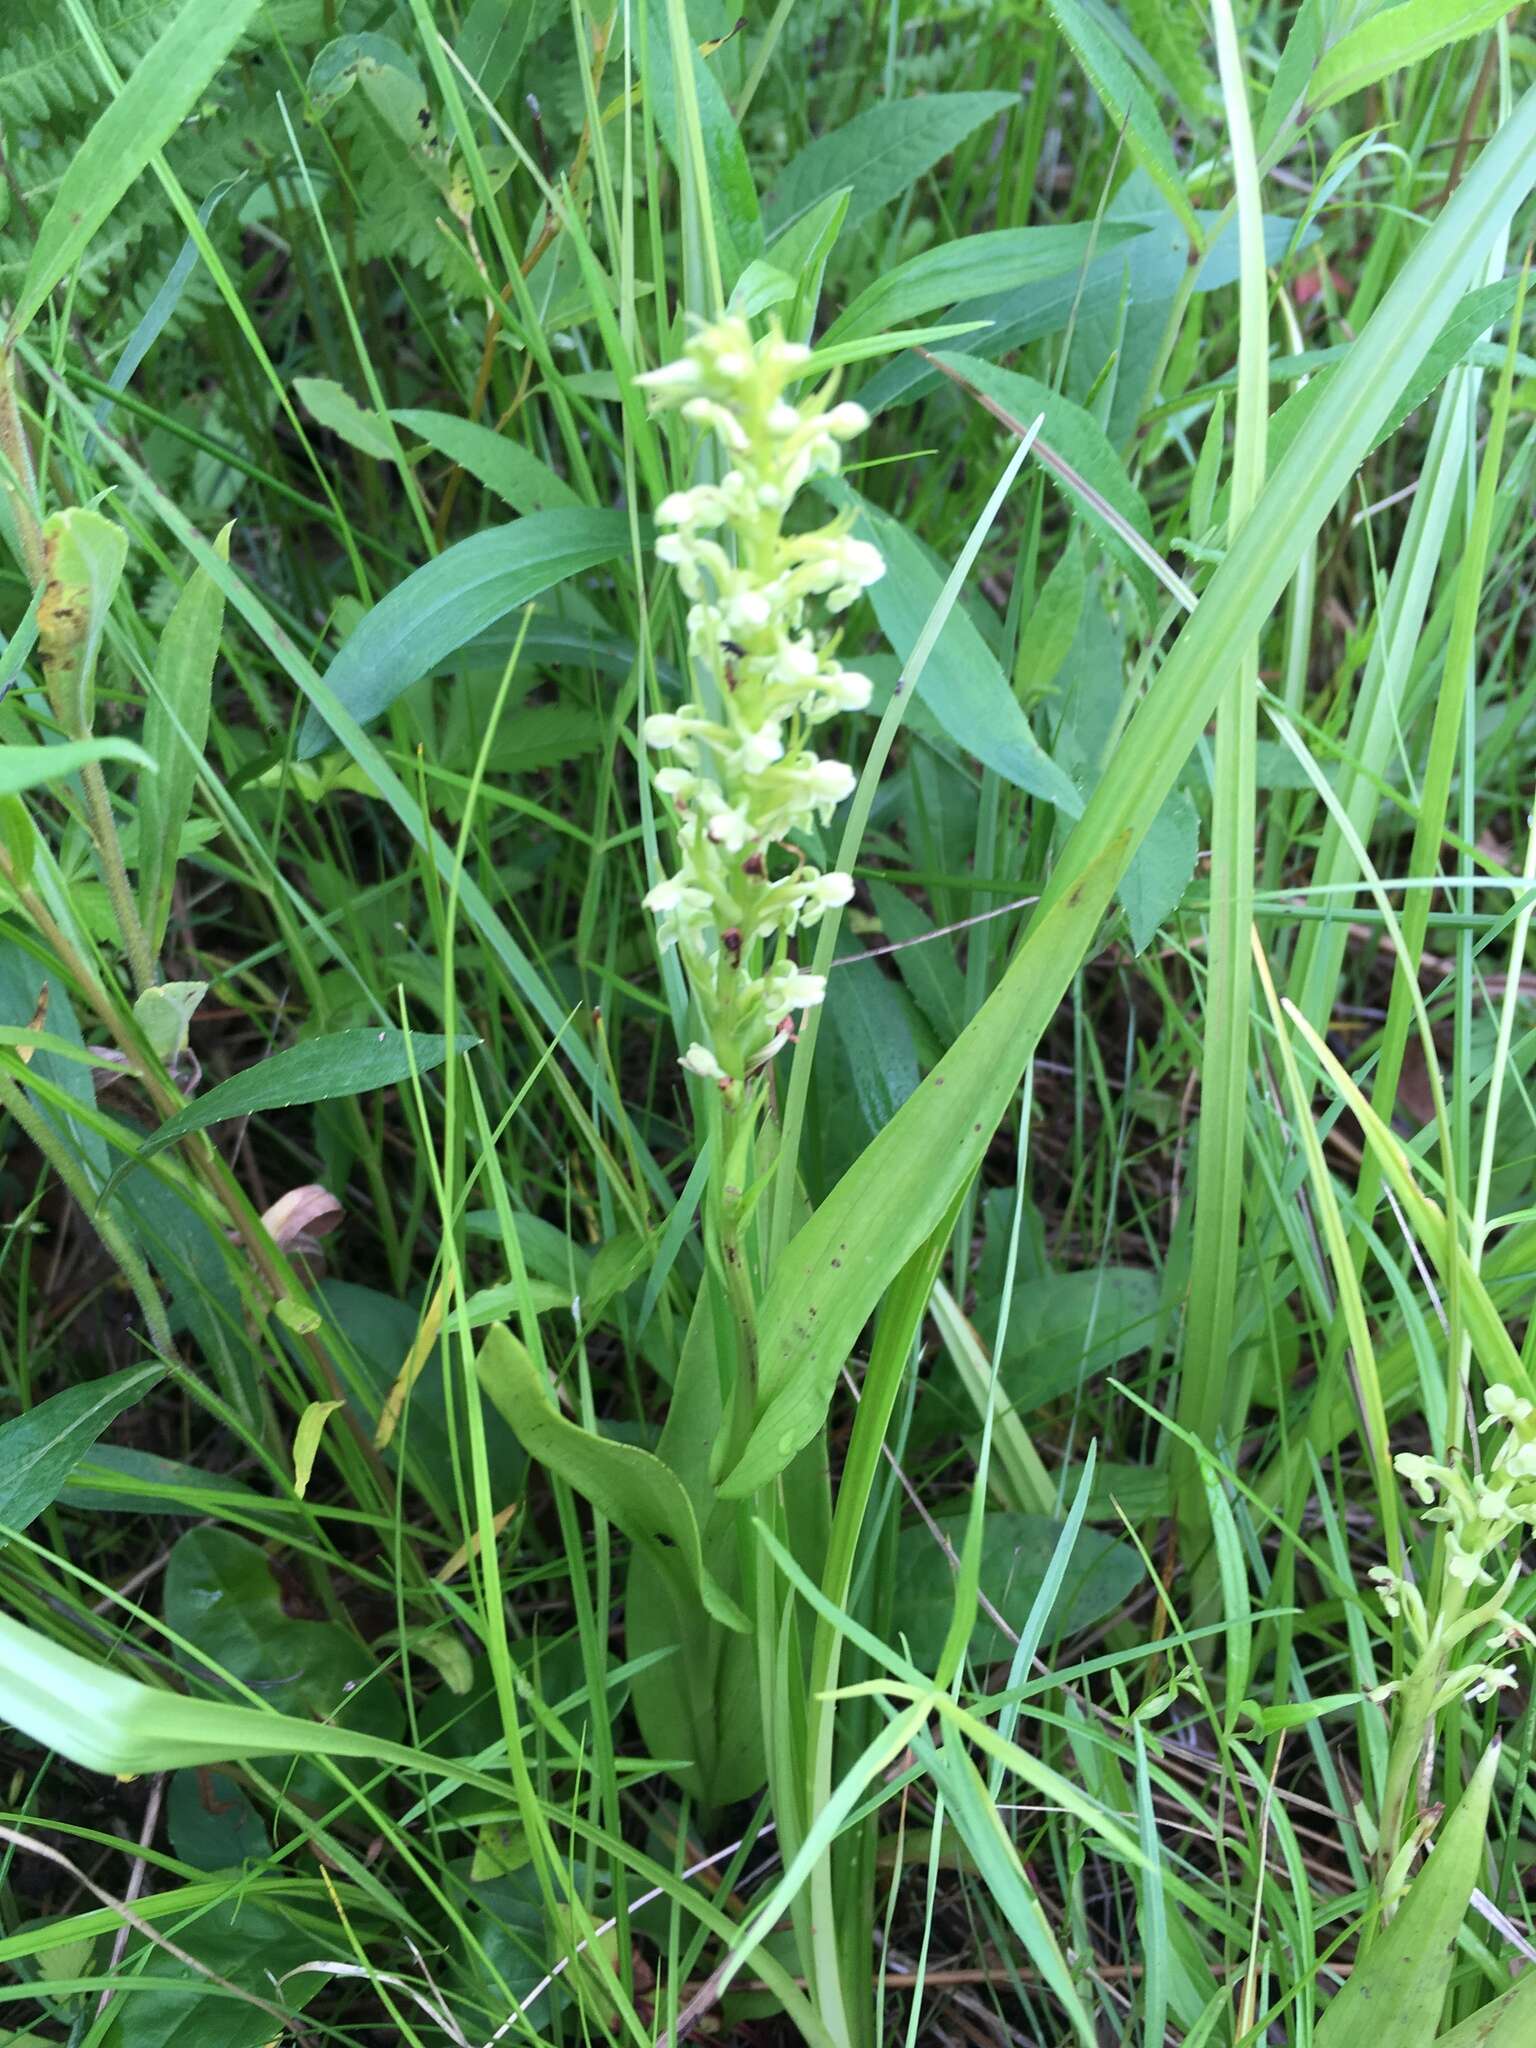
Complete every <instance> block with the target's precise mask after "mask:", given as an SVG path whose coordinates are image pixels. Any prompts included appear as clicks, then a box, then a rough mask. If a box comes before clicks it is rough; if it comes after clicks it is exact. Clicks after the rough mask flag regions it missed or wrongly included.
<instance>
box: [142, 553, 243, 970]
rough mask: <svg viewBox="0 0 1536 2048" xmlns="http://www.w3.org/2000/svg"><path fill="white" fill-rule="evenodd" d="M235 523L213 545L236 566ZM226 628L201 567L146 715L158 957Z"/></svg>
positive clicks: (172, 628) (169, 633) (151, 930)
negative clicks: (231, 547)
mask: <svg viewBox="0 0 1536 2048" xmlns="http://www.w3.org/2000/svg"><path fill="white" fill-rule="evenodd" d="M233 527H234V522H233V521H231V522H230V524H229V525H228V526H226V527H225V528H224V530H223V532H222V533H220V535H219V536H218V538H217V540H215V542H214V544H213V545H214V552H215V553H216V554H217V555H218V557H219V560H220V561H221V562H227V561H228V560H229V536H230V534H231V532H232V531H233ZM223 629H224V593H223V591H222V590H221V589H220V588H219V586H218V584H217V583H215V582H214V580H213V578H212V577H211V576H210V575H209V574H208V572H207V571H206V570H205V569H194V570H193V571H192V575H191V578H190V580H189V581H188V583H187V587H186V589H185V590H183V592H182V593H181V595H180V597H179V598H177V600H176V605H175V609H174V610H173V611H172V613H171V616H170V617H169V618H168V619H167V620H166V622H165V630H164V631H163V632H162V633H161V635H160V646H159V650H158V652H157V654H156V656H155V687H154V691H153V694H152V695H151V697H150V700H149V708H148V710H147V711H146V712H145V714H144V747H145V751H146V752H147V753H148V754H149V756H150V758H151V760H152V761H153V762H154V764H155V767H156V768H157V769H158V771H159V773H158V774H157V775H154V776H146V777H144V778H143V779H142V780H141V781H140V783H139V915H140V916H141V917H142V918H143V920H144V935H145V937H146V938H147V939H148V941H149V950H150V952H151V953H158V952H159V951H160V947H161V945H162V943H163V941H164V939H165V926H166V919H167V918H168V916H169V915H170V908H171V886H172V884H173V883H174V882H175V880H176V859H177V855H178V854H179V852H180V850H181V835H182V831H183V829H184V828H185V826H186V822H187V819H188V818H189V817H190V816H191V815H192V795H193V792H194V790H195V789H196V788H197V771H198V766H199V764H200V762H201V761H202V758H203V748H204V746H205V744H206V743H207V739H208V711H209V705H210V703H211V702H212V697H213V665H214V663H215V661H216V660H217V659H218V653H219V635H220V633H221V632H222V631H223Z"/></svg>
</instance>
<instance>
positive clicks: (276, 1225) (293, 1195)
mask: <svg viewBox="0 0 1536 2048" xmlns="http://www.w3.org/2000/svg"><path fill="white" fill-rule="evenodd" d="M261 1220H262V1223H263V1224H264V1225H265V1227H266V1231H267V1235H268V1236H269V1237H270V1238H271V1240H272V1242H273V1243H274V1244H275V1245H276V1246H277V1248H278V1250H279V1251H283V1252H288V1253H291V1254H292V1255H293V1256H294V1257H297V1258H313V1257H315V1256H317V1255H318V1254H319V1251H320V1243H319V1240H320V1239H321V1238H322V1237H325V1236H328V1235H329V1233H330V1232H331V1231H333V1230H334V1229H335V1228H336V1226H337V1224H338V1223H339V1222H340V1221H341V1204H340V1202H338V1201H337V1199H336V1197H335V1196H334V1195H333V1194H332V1193H331V1191H330V1189H329V1188H323V1187H321V1186H320V1185H319V1184H318V1183H317V1182H314V1181H311V1182H308V1183H307V1184H306V1185H305V1186H304V1187H301V1188H290V1189H289V1190H288V1192H287V1194H286V1195H280V1196H279V1197H278V1199H277V1200H276V1201H275V1202H274V1203H273V1204H272V1206H271V1208H270V1209H268V1210H267V1211H266V1212H265V1213H264V1214H263V1216H262V1219H261Z"/></svg>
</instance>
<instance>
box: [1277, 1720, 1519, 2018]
mask: <svg viewBox="0 0 1536 2048" xmlns="http://www.w3.org/2000/svg"><path fill="white" fill-rule="evenodd" d="M1498 1768H1499V1745H1498V1743H1497V1742H1495V1743H1492V1744H1491V1745H1490V1746H1489V1748H1488V1750H1487V1752H1486V1753H1485V1754H1484V1757H1483V1760H1482V1762H1481V1763H1480V1764H1479V1765H1478V1767H1477V1769H1476V1770H1475V1771H1474V1772H1473V1774H1472V1782H1471V1783H1470V1784H1469V1785H1468V1787H1467V1789H1466V1791H1465V1792H1463V1793H1462V1795H1461V1798H1460V1800H1459V1801H1458V1802H1457V1806H1456V1811H1455V1812H1454V1813H1453V1814H1452V1815H1451V1817H1450V1819H1449V1820H1448V1821H1447V1822H1446V1824H1445V1826H1444V1827H1443V1828H1442V1830H1441V1832H1440V1839H1439V1841H1438V1842H1437V1844H1436V1845H1435V1853H1434V1854H1433V1856H1431V1857H1430V1859H1429V1861H1428V1862H1427V1863H1426V1864H1424V1865H1423V1866H1422V1868H1421V1869H1420V1871H1419V1874H1418V1876H1417V1877H1416V1878H1415V1879H1414V1880H1413V1883H1412V1884H1411V1885H1410V1886H1409V1887H1408V1896H1407V1898H1406V1899H1404V1901H1403V1903H1402V1905H1401V1906H1399V1908H1398V1910H1397V1912H1396V1914H1395V1915H1394V1916H1393V1919H1392V1923H1391V1925H1390V1926H1389V1927H1388V1928H1387V1930H1386V1932H1385V1933H1384V1934H1382V1935H1380V1936H1379V1937H1378V1938H1377V1940H1376V1941H1375V1942H1374V1943H1373V1944H1372V1946H1371V1947H1370V1949H1369V1950H1367V1952H1366V1955H1365V1957H1364V1960H1363V1961H1361V1962H1358V1963H1356V1965H1355V1967H1354V1969H1353V1970H1352V1971H1351V1972H1350V1974H1349V1978H1348V1980H1347V1982H1346V1983H1345V1985H1344V1988H1343V1990H1342V1991H1339V1992H1337V1993H1336V1994H1335V1996H1334V1998H1333V2001H1332V2003H1331V2004H1330V2005H1329V2007H1328V2010H1327V2011H1326V2012H1325V2013H1324V2014H1323V2019H1322V2024H1321V2025H1320V2026H1319V2028H1318V2030H1317V2032H1316V2034H1315V2035H1314V2036H1313V2039H1314V2041H1315V2042H1316V2048H1356V2044H1357V2043H1359V2042H1361V2041H1365V2040H1370V2041H1372V2042H1374V2043H1375V2044H1376V2048H1430V2043H1431V2042H1432V2041H1433V2040H1434V2038H1435V2035H1436V2033H1437V2032H1438V2031H1439V2026H1440V2008H1441V2006H1442V2005H1443V2004H1444V2003H1445V1990H1446V1986H1447V1985H1448V1984H1449V1983H1450V1981H1451V1967H1452V1965H1453V1964H1454V1963H1455V1961H1456V1937H1457V1935H1458V1934H1459V1933H1460V1932H1461V1923H1462V1921H1463V1920H1464V1919H1465V1918H1466V1913H1467V1907H1468V1905H1469V1904H1470V1903H1471V1898H1472V1887H1473V1885H1475V1884H1476V1882H1477V1877H1478V1872H1479V1870H1480V1869H1481V1867H1482V1860H1483V1842H1484V1838H1485V1836H1486V1834H1487V1832H1488V1802H1489V1797H1490V1795H1491V1794H1492V1791H1493V1781H1494V1777H1495V1775H1496V1774H1497V1772H1498Z"/></svg>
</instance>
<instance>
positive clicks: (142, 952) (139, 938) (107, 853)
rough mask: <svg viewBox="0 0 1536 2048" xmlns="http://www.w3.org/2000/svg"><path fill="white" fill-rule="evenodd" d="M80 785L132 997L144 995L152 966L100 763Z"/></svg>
mask: <svg viewBox="0 0 1536 2048" xmlns="http://www.w3.org/2000/svg"><path fill="white" fill-rule="evenodd" d="M78 737H79V738H81V739H88V738H89V737H90V735H89V734H88V733H81V734H79V735H78ZM80 783H81V787H82V788H83V789H84V791H85V809H86V816H87V819H88V821H89V824H90V828H91V838H92V839H93V840H94V841H95V844H96V853H97V856H98V858H99V859H100V861H101V871H102V874H103V876H104V877H105V879H106V884H107V895H108V896H109V897H110V898H111V902H112V910H113V914H114V916H115V917H116V918H117V925H118V930H119V932H120V933H121V934H122V940H123V951H124V952H125V953H126V954H127V956H128V971H129V973H130V974H131V975H132V976H133V988H134V993H135V995H143V993H144V991H145V989H147V988H152V987H153V986H154V982H155V963H154V959H153V957H152V956H151V954H150V950H149V940H148V938H147V936H146V935H145V931H144V926H143V923H142V921H141V919H140V917H139V907H138V905H137V904H136V903H135V902H134V900H133V890H132V888H131V886H130V885H129V881H128V867H127V863H126V862H125V861H124V859H123V847H122V841H121V840H120V839H119V838H118V836H117V823H116V820H115V819H114V818H113V816H112V800H111V798H110V797H109V796H108V794H107V779H106V777H105V776H104V775H103V774H102V772H101V763H100V762H99V761H87V762H86V764H85V766H84V767H83V768H82V769H81V770H80Z"/></svg>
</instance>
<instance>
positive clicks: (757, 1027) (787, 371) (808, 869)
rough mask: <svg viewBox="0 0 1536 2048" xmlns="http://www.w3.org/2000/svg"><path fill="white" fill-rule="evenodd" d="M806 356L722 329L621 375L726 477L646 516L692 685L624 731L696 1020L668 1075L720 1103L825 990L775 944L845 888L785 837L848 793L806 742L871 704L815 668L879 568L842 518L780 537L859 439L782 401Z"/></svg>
mask: <svg viewBox="0 0 1536 2048" xmlns="http://www.w3.org/2000/svg"><path fill="white" fill-rule="evenodd" d="M808 355H809V350H807V349H806V348H804V347H802V346H801V345H800V344H799V343H798V342H790V341H786V340H785V339H784V337H783V335H782V334H781V333H779V332H778V331H777V329H770V331H769V332H768V333H767V334H765V335H763V336H762V337H761V338H760V339H757V340H754V339H753V336H752V333H751V330H750V328H749V327H748V325H747V323H746V322H745V321H744V320H741V319H739V318H737V317H735V316H730V315H728V316H727V317H726V318H724V319H722V320H720V321H718V322H716V323H715V324H714V325H713V326H710V327H705V328H702V329H701V330H700V331H699V332H698V333H697V334H695V335H694V337H693V339H692V340H691V341H690V342H689V343H688V346H687V349H686V352H685V354H684V355H683V357H682V358H681V359H680V360H679V361H678V362H676V363H669V364H666V365H665V366H664V367H663V368H661V369H659V370H651V371H648V372H647V373H646V374H645V375H644V376H642V377H640V378H638V379H637V380H636V381H637V382H638V383H639V384H640V386H641V387H642V388H643V389H644V391H645V392H646V395H647V397H648V399H649V401H650V404H651V407H652V409H653V410H654V411H663V410H667V409H679V410H680V411H681V413H682V416H683V418H684V419H686V420H688V421H690V422H691V423H693V424H695V425H697V426H700V427H703V428H705V429H707V430H708V431H709V432H710V433H711V434H713V435H714V437H715V438H716V440H718V441H719V442H720V443H721V444H722V446H723V448H724V450H725V452H726V455H727V457H728V458H729V464H730V466H729V467H728V468H727V470H726V473H725V475H724V476H723V477H721V478H720V479H719V480H718V481H717V482H704V483H699V484H696V485H694V486H693V487H692V488H690V489H687V490H677V491H671V492H669V493H668V494H667V495H666V496H665V497H664V498H663V499H662V500H661V503H660V504H659V505H658V506H657V508H656V523H657V525H658V526H660V527H663V528H665V529H666V531H665V532H663V534H662V535H661V537H660V538H659V540H658V541H657V543H656V556H657V559H658V560H659V561H662V562H664V563H666V564H668V565H669V566H670V567H671V568H673V569H674V570H675V571H676V573H677V580H678V584H679V587H680V588H681V590H682V592H683V595H684V596H685V597H686V598H688V599H690V600H691V603H690V609H689V612H688V648H689V652H690V654H691V655H692V657H693V660H694V663H695V666H696V673H697V675H698V679H699V683H700V686H701V687H700V696H699V700H696V701H694V702H691V703H685V704H683V705H681V706H679V707H678V709H677V710H675V711H659V712H653V713H652V714H651V716H650V717H648V718H647V719H646V720H645V722H644V725H643V726H642V728H641V736H642V738H643V739H644V741H645V744H646V746H647V747H648V748H650V749H651V750H652V751H653V752H655V753H658V754H663V755H669V756H671V757H672V758H671V760H670V761H669V762H667V763H666V764H665V765H663V766H661V767H659V768H658V770H657V771H656V774H655V778H654V779H655V786H656V789H657V791H658V792H659V793H660V794H661V795H662V796H663V797H665V798H667V799H668V802H669V806H670V810H671V815H672V818H673V821H674V826H675V838H676V845H677V854H678V866H677V869H676V871H675V873H673V874H671V875H667V876H663V877H661V878H660V879H658V880H657V881H656V882H655V884H654V885H653V886H652V888H651V889H650V890H649V891H648V893H647V895H646V898H645V905H646V908H647V909H648V910H650V911H652V912H653V913H654V914H655V916H656V917H657V919H658V920H659V936H660V939H661V943H662V944H663V945H664V946H671V945H675V946H677V947H678V949H679V952H680V954H681V956H682V960H683V964H684V967H685V969H686V971H687V974H688V978H689V982H690V984H691V986H692V990H693V995H694V1000H695V1002H696V1004H697V1007H698V1013H699V1016H700V1018H701V1020H702V1022H703V1025H704V1032H705V1040H706V1041H707V1042H704V1041H700V1042H696V1043H694V1044H693V1045H690V1046H689V1048H688V1050H687V1052H686V1053H684V1054H683V1057H682V1065H683V1067H684V1068H685V1069H686V1070H687V1071H688V1072H689V1073H691V1074H695V1075H697V1076H698V1077H699V1078H700V1079H701V1080H711V1081H715V1082H716V1083H717V1085H719V1086H720V1087H721V1089H722V1092H723V1093H724V1094H725V1095H726V1097H727V1099H728V1100H729V1101H731V1102H733V1103H734V1102H739V1101H740V1100H742V1098H743V1095H744V1092H745V1090H746V1088H747V1084H748V1082H749V1080H750V1077H751V1076H752V1075H754V1074H755V1073H758V1072H760V1071H761V1070H762V1068H763V1067H764V1066H765V1065H766V1064H767V1062H768V1060H770V1059H771V1058H772V1057H773V1055H774V1054H775V1053H776V1052H777V1051H778V1049H779V1048H780V1046H782V1045H783V1044H784V1042H785V1038H786V1035H787V1034H788V1033H790V1032H791V1031H792V1019H793V1016H794V1013H795V1012H797V1011H802V1010H805V1009H808V1008H810V1007H812V1006H813V1005H815V1004H817V1003H819V1002H820V1001H821V1000H822V997H823V995H824V994H825V991H826V985H825V982H824V981H823V979H822V978H821V976H819V975H815V974H808V973H805V972H803V971H802V970H801V969H800V968H799V967H798V966H797V965H796V963H795V961H794V959H793V958H792V957H791V955H790V953H789V951H788V941H789V940H790V938H791V937H792V935H793V934H795V933H796V932H798V931H799V930H801V929H802V928H804V927H806V926H809V925H813V924H815V923H816V922H817V920H818V919H819V918H821V917H823V916H825V915H826V914H827V913H828V912H829V911H834V912H835V911H837V910H840V909H841V908H842V907H843V905H844V904H846V903H848V902H849V901H850V899H851V898H852V895H853V880H852V877H851V876H849V875H845V874H840V873H837V872H836V871H833V872H830V873H824V872H822V871H821V870H819V869H818V868H815V867H813V866H812V865H811V864H810V863H809V862H808V861H806V860H805V859H804V857H803V856H802V855H801V853H800V851H799V849H798V847H797V846H796V845H795V843H794V835H795V834H796V833H797V832H799V831H802V830H804V829H805V828H808V827H811V826H814V825H820V826H822V827H826V826H828V825H829V824H830V823H831V819H832V814H833V812H834V811H835V810H836V809H837V808H838V806H839V805H840V804H842V803H844V802H845V801H846V800H847V798H848V797H849V796H851V795H852V793H853V788H854V783H855V779H856V778H855V776H854V773H853V770H852V769H851V768H849V767H848V766H847V765H846V764H845V763H844V762H842V761H838V760H834V759H832V758H830V757H829V756H826V755H823V754H818V753H816V752H814V751H813V750H812V748H811V747H810V746H808V745H807V743H806V742H807V739H808V737H809V735H810V733H811V732H812V731H813V729H814V728H815V727H817V726H818V725H822V724H824V723H825V722H826V720H828V719H829V718H832V717H834V716H836V715H838V714H839V713H843V712H850V711H862V710H864V709H865V707H866V706H867V705H868V703H869V701H870V697H871V695H872V694H873V692H872V688H871V685H870V682H869V679H868V677H867V676H863V675H860V674H858V673H857V672H856V671H853V670H849V669H845V668H843V667H842V665H841V664H840V663H839V662H838V661H837V660H836V659H835V658H834V657H833V654H832V652H831V636H830V634H829V632H828V629H827V625H826V621H825V615H829V614H833V613H836V612H840V611H845V610H846V609H847V608H848V607H849V606H850V605H851V604H853V603H854V602H855V600H856V599H857V598H858V597H859V596H861V595H862V593H863V592H864V591H865V590H867V589H868V588H869V586H870V585H871V584H872V583H875V582H877V581H878V580H879V578H880V577H881V576H882V575H883V574H884V573H885V564H884V562H883V561H882V559H881V556H880V551H879V549H878V548H876V547H874V546H872V545H871V543H870V542H868V541H867V540H862V539H860V538H859V537H858V536H857V535H855V534H854V533H853V532H852V531H851V530H850V528H851V524H852V522H851V520H850V519H849V518H847V517H846V516H841V515H840V516H839V517H837V518H834V519H831V520H828V521H826V522H825V523H824V524H822V525H821V526H819V527H815V528H812V529H810V530H808V531H805V532H798V533H795V534H787V533H786V532H785V531H784V517H785V514H786V512H787V511H788V509H789V507H790V505H791V503H792V502H793V500H794V498H795V495H796V493H797V492H798V491H800V490H801V489H802V487H803V486H804V485H805V484H806V483H808V482H809V481H810V479H811V478H812V477H814V476H830V475H835V474H836V472H837V469H838V467H839V465H840V463H841V460H842V448H843V444H844V443H845V442H846V441H848V440H850V439H852V438H853V437H854V436H855V435H857V434H861V433H863V431H864V430H865V428H866V427H867V426H868V425H869V417H868V415H867V414H866V413H865V411H864V409H863V407H862V406H859V405H855V404H853V403H852V402H851V401H849V400H847V399H844V400H842V401H841V402H839V403H835V404H834V403H833V402H832V390H831V386H830V384H827V385H824V386H822V387H821V388H820V389H819V390H816V391H813V392H812V393H810V394H809V396H807V397H806V398H805V399H803V400H802V401H801V402H800V403H798V404H797V403H795V402H794V401H793V400H792V399H791V398H790V397H789V396H788V392H789V387H790V386H791V385H792V384H793V383H794V382H795V381H796V379H797V378H798V377H799V376H800V375H801V374H802V372H803V369H804V365H805V362H806V360H807V357H808ZM706 707H708V708H706Z"/></svg>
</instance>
